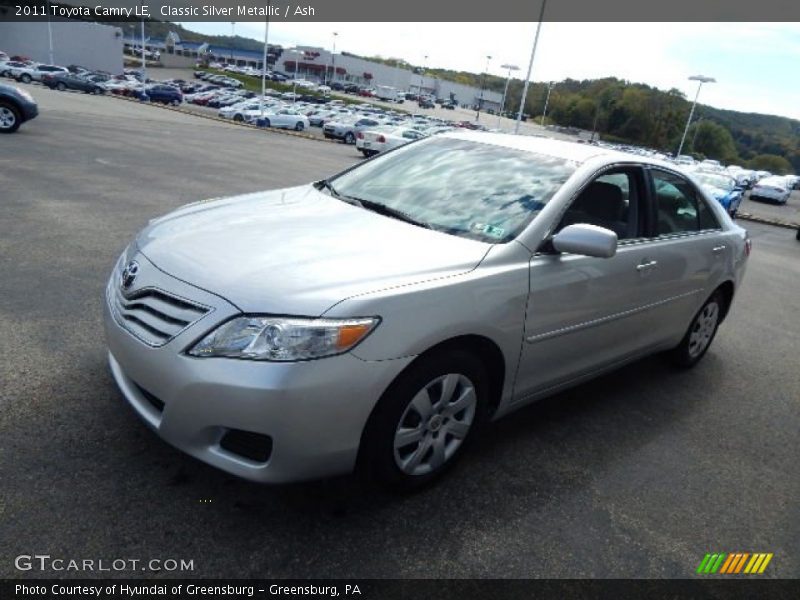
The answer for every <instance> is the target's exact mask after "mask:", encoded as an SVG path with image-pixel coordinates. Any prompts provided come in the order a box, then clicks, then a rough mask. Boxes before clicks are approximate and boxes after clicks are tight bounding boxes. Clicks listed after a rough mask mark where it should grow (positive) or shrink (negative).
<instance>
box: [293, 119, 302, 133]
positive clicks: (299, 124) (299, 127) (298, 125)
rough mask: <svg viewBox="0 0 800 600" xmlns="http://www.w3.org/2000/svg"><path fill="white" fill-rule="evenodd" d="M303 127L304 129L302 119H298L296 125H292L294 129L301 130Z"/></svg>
mask: <svg viewBox="0 0 800 600" xmlns="http://www.w3.org/2000/svg"><path fill="white" fill-rule="evenodd" d="M303 129H305V126H304V125H303V122H302V121H298V122H297V125H295V126H294V130H295V131H303Z"/></svg>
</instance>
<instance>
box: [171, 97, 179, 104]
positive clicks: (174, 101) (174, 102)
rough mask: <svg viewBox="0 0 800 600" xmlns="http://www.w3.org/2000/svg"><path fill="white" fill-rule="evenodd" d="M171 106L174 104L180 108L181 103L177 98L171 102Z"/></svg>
mask: <svg viewBox="0 0 800 600" xmlns="http://www.w3.org/2000/svg"><path fill="white" fill-rule="evenodd" d="M170 104H172V106H180V105H181V101H180V100H178V99H177V98H175V99H174V100H173V101H172V102H170Z"/></svg>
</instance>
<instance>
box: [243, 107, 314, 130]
mask: <svg viewBox="0 0 800 600" xmlns="http://www.w3.org/2000/svg"><path fill="white" fill-rule="evenodd" d="M254 112H255V113H257V114H255V115H252V116H250V117H249V119H248V120H249V122H251V123H255V124H256V125H259V126H261V127H277V128H279V129H294V130H295V131H303V130H304V129H308V127H309V123H308V117H306V116H305V115H302V114H300V113H299V112H297V111H296V110H292V109H291V108H281V109H277V110H276V109H275V108H274V107H272V108H270V109H265V110H264V114H263V115H262V114H261V111H260V110H258V111H254Z"/></svg>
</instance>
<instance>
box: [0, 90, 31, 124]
mask: <svg viewBox="0 0 800 600" xmlns="http://www.w3.org/2000/svg"><path fill="white" fill-rule="evenodd" d="M38 114H39V105H38V104H36V100H34V99H33V96H31V95H30V94H29V93H28V92H26V91H25V90H21V89H19V88H18V87H14V86H13V85H6V84H4V83H0V133H14V132H15V131H16V130H17V129H19V126H20V125H22V124H23V123H24V122H25V121H30V120H31V119H33V118H34V117H35V116H36V115H38Z"/></svg>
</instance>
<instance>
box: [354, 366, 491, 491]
mask: <svg viewBox="0 0 800 600" xmlns="http://www.w3.org/2000/svg"><path fill="white" fill-rule="evenodd" d="M488 381H489V379H488V376H487V374H486V368H485V367H484V365H483V363H482V362H481V361H480V360H479V359H478V358H477V357H476V356H475V355H473V354H470V353H468V352H465V351H463V350H452V351H449V352H446V353H445V352H438V353H436V354H431V355H430V356H427V357H423V358H422V359H421V360H420V361H418V362H415V363H414V364H413V365H412V366H411V367H410V368H409V369H407V370H406V371H404V372H403V373H402V374H401V375H400V376H399V377H398V378H397V379H396V380H395V381H394V382H393V383H392V385H391V386H390V387H389V389H387V390H386V392H385V393H384V394H383V396H382V397H381V399H380V400H379V401H378V404H377V405H376V407H375V409H374V410H373V412H372V414H371V415H370V418H369V420H368V422H367V426H366V427H365V429H364V435H363V436H362V440H361V447H360V449H359V471H361V473H362V474H366V475H368V476H369V477H370V478H373V479H376V480H378V481H380V482H381V483H383V484H384V485H387V486H389V487H391V488H394V489H397V490H406V491H409V490H413V489H417V488H420V487H422V486H425V485H427V484H429V483H431V482H432V481H434V480H435V479H437V478H438V477H440V476H441V475H443V474H444V473H445V472H446V471H447V470H448V469H449V468H450V467H452V466H453V464H455V462H456V460H457V459H458V458H459V456H460V455H461V454H462V451H463V449H464V448H465V447H466V445H467V443H468V442H469V441H470V440H471V439H472V438H473V437H474V435H475V433H476V431H478V430H479V429H480V427H481V425H483V423H484V422H485V420H486V407H487V406H488V394H489V385H488ZM454 411H455V412H454ZM401 430H403V433H402V434H401V433H400V431H401ZM401 436H402V437H401ZM404 440H405V441H407V442H408V443H407V444H405V445H403V441H404Z"/></svg>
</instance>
